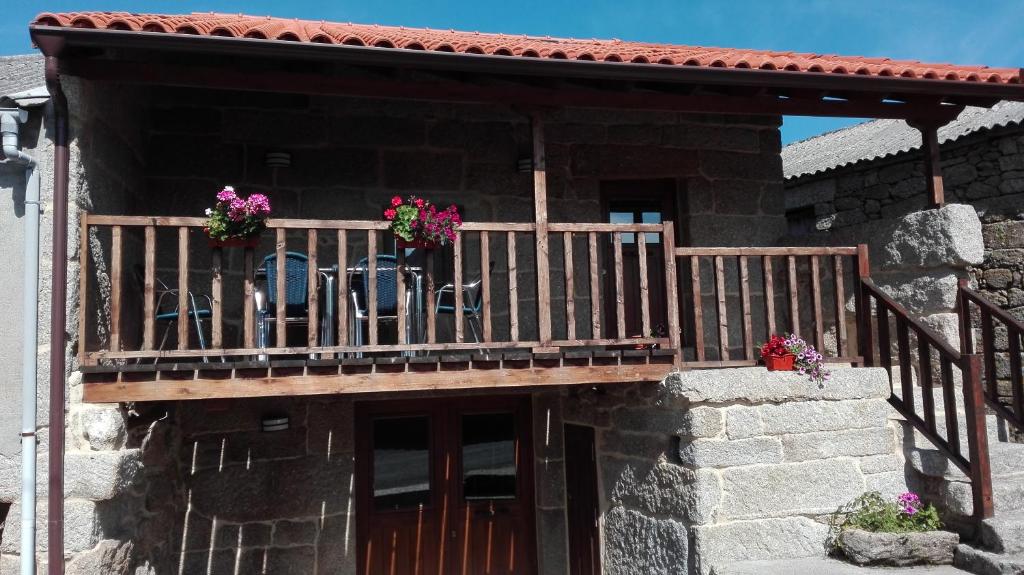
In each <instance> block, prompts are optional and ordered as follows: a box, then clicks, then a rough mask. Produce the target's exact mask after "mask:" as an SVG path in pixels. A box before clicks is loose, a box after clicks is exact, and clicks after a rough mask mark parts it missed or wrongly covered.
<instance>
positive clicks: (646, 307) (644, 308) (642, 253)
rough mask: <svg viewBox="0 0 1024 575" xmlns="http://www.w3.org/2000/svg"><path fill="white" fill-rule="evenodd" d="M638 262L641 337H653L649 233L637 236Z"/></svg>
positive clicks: (638, 233) (640, 233) (639, 233)
mask: <svg viewBox="0 0 1024 575" xmlns="http://www.w3.org/2000/svg"><path fill="white" fill-rule="evenodd" d="M636 250H637V260H638V261H639V263H640V332H641V333H640V336H641V337H651V301H650V285H649V283H648V278H647V233H646V232H637V234H636Z"/></svg>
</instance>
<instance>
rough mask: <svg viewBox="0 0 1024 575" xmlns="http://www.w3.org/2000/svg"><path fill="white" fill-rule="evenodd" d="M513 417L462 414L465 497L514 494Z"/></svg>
mask: <svg viewBox="0 0 1024 575" xmlns="http://www.w3.org/2000/svg"><path fill="white" fill-rule="evenodd" d="M515 433H516V428H515V417H514V416H513V414H511V413H484V414H473V415H463V416H462V495H463V497H464V498H465V499H467V500H479V499H514V498H515V496H516V444H515V436H516V435H515Z"/></svg>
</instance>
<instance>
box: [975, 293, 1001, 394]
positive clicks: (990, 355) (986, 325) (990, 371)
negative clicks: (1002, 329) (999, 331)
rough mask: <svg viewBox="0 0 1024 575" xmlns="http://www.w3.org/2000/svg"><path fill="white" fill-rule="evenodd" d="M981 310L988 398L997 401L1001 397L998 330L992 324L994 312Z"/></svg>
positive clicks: (982, 344) (982, 349)
mask: <svg viewBox="0 0 1024 575" xmlns="http://www.w3.org/2000/svg"><path fill="white" fill-rule="evenodd" d="M979 307H980V309H981V352H982V355H983V357H984V358H985V380H986V382H987V383H988V390H987V392H986V393H987V395H988V398H989V399H991V400H993V401H997V400H998V397H999V381H998V378H997V377H996V354H995V348H994V347H993V346H994V345H995V341H996V328H995V324H994V323H993V322H992V312H991V311H989V310H988V309H987V308H986V307H985V306H979Z"/></svg>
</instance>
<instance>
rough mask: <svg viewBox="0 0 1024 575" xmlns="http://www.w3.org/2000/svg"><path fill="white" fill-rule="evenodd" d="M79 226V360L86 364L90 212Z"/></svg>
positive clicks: (84, 214) (83, 215)
mask: <svg viewBox="0 0 1024 575" xmlns="http://www.w3.org/2000/svg"><path fill="white" fill-rule="evenodd" d="M78 225H79V231H78V266H79V271H78V359H79V362H81V363H83V364H84V363H85V352H86V350H87V347H88V343H89V336H88V334H87V333H86V330H87V329H88V319H89V212H86V211H84V210H83V211H82V215H81V216H80V218H79V222H78Z"/></svg>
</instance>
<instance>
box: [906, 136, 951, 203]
mask: <svg viewBox="0 0 1024 575" xmlns="http://www.w3.org/2000/svg"><path fill="white" fill-rule="evenodd" d="M911 125H912V126H914V127H915V128H917V129H918V130H919V131H920V132H921V150H922V151H923V152H924V177H925V179H926V182H925V184H926V185H927V188H928V198H929V199H930V203H931V207H933V208H941V207H942V206H943V205H945V203H946V197H945V196H946V192H945V187H944V185H943V182H942V159H941V156H940V150H939V126H938V124H934V123H930V124H914V123H911Z"/></svg>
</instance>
